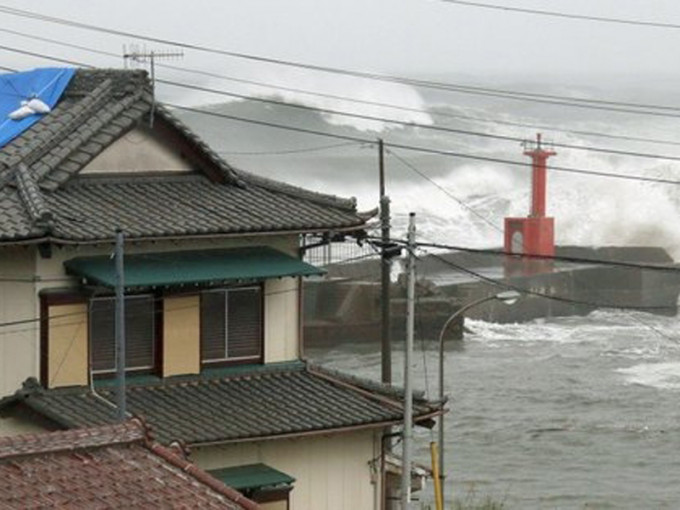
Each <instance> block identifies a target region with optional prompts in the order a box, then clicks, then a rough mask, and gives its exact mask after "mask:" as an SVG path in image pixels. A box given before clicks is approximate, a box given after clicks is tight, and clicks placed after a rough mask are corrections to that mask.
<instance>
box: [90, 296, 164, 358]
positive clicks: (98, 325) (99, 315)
mask: <svg viewBox="0 0 680 510" xmlns="http://www.w3.org/2000/svg"><path fill="white" fill-rule="evenodd" d="M90 345H91V349H92V350H91V355H90V356H91V361H92V370H93V371H94V372H111V371H114V370H115V369H116V300H115V298H97V299H93V300H92V301H91V303H90ZM153 365H154V301H153V297H151V296H127V297H126V298H125V368H126V370H128V369H135V368H150V367H153Z"/></svg>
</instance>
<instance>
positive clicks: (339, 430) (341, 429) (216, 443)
mask: <svg viewBox="0 0 680 510" xmlns="http://www.w3.org/2000/svg"><path fill="white" fill-rule="evenodd" d="M439 414H441V411H440V410H435V411H430V412H429V413H427V414H421V415H419V416H418V417H417V418H416V419H414V422H416V423H420V422H424V421H428V420H431V419H433V418H435V417H437V416H439ZM401 423H403V420H402V418H401V417H399V418H394V419H391V420H384V421H379V422H373V423H363V424H359V425H348V426H345V427H337V428H333V429H319V430H309V431H306V432H289V433H287V434H274V435H270V436H256V437H244V438H237V439H225V440H221V441H219V440H218V441H203V442H196V443H187V444H188V446H189V447H190V448H203V447H207V446H220V445H229V444H242V443H254V442H257V441H273V440H278V439H297V438H303V437H313V436H327V435H330V434H341V433H346V432H357V431H362V430H371V429H376V428H385V427H391V426H393V425H399V424H401Z"/></svg>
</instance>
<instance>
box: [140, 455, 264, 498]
mask: <svg viewBox="0 0 680 510" xmlns="http://www.w3.org/2000/svg"><path fill="white" fill-rule="evenodd" d="M146 446H147V448H149V449H150V450H151V451H152V452H153V453H155V454H156V455H158V456H159V457H161V458H162V459H163V460H165V461H166V462H168V463H170V464H172V465H173V466H175V467H176V468H178V469H180V470H181V471H182V472H183V473H187V474H188V475H190V476H192V477H193V478H194V479H195V480H196V481H198V482H199V483H201V484H203V485H207V486H208V487H209V488H210V489H212V490H213V491H215V492H217V493H218V494H221V495H222V496H224V497H226V498H227V499H229V500H230V501H233V502H234V503H237V504H239V505H241V506H242V507H243V508H245V509H246V510H257V509H258V508H260V506H259V505H258V504H257V503H255V502H254V501H252V500H250V499H248V498H246V497H245V496H244V495H243V494H241V493H240V492H238V491H237V490H235V489H232V488H231V487H229V486H227V485H225V484H224V483H222V482H221V481H219V480H218V479H217V478H215V477H214V476H211V475H210V474H208V473H207V472H205V471H204V470H203V469H201V468H199V467H198V466H197V465H196V464H194V463H193V462H189V461H188V460H186V459H183V458H181V457H180V456H179V455H177V454H175V453H174V452H173V451H172V450H170V449H169V448H167V447H165V446H162V445H160V444H159V443H151V444H147V445H146Z"/></svg>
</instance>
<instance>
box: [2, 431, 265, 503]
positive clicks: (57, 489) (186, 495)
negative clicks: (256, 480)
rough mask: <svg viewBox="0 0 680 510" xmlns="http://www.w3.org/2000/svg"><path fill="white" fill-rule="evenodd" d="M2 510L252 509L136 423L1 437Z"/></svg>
mask: <svg viewBox="0 0 680 510" xmlns="http://www.w3.org/2000/svg"><path fill="white" fill-rule="evenodd" d="M0 508H69V509H72V510H79V509H82V510H91V509H93V508H99V509H102V510H105V509H112V510H113V509H119V508H126V509H129V510H133V509H139V510H147V509H149V508H177V509H179V508H205V509H213V510H220V509H222V510H255V509H257V508H260V507H259V506H258V505H257V503H255V502H253V501H251V500H249V499H248V498H246V497H244V496H243V494H241V493H240V492H238V491H236V490H234V489H233V488H231V487H227V486H226V485H224V484H223V483H222V482H220V481H219V480H217V479H215V478H214V477H213V476H211V475H209V474H208V473H206V472H205V471H203V470H202V469H200V468H199V467H197V466H196V465H194V464H192V463H191V462H188V461H187V460H186V458H185V457H184V455H183V454H182V452H181V450H179V449H178V448H169V447H166V446H163V445H160V444H159V443H157V442H155V441H153V440H152V439H151V438H150V437H149V434H148V430H147V429H146V427H145V426H144V425H143V424H142V422H140V421H139V420H136V419H133V420H129V421H127V422H123V423H118V424H115V425H104V426H101V427H91V428H81V429H74V430H67V431H57V432H45V433H40V434H28V435H22V436H5V437H0Z"/></svg>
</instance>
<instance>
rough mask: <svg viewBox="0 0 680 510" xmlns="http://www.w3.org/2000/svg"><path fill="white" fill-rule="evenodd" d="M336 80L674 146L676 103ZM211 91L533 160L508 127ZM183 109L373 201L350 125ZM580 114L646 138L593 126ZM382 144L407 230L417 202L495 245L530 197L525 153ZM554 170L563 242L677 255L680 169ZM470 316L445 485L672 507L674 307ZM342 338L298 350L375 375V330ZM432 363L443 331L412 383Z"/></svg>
mask: <svg viewBox="0 0 680 510" xmlns="http://www.w3.org/2000/svg"><path fill="white" fill-rule="evenodd" d="M306 85H308V86H309V87H308V88H310V87H311V85H310V84H306ZM497 85H498V86H499V88H500V87H502V86H504V87H505V88H513V87H514V88H522V89H525V90H526V89H530V90H533V91H539V92H543V93H559V94H566V95H574V96H582V97H593V98H597V97H599V98H602V97H605V98H607V99H613V100H624V101H642V102H649V103H656V104H674V103H677V102H678V100H680V98H678V97H677V93H676V92H675V91H672V90H664V89H663V88H658V89H656V90H650V89H649V88H638V87H637V86H633V85H630V84H629V85H627V86H621V87H619V88H616V97H612V95H611V94H612V93H611V91H612V87H611V86H610V84H606V86H603V87H601V88H597V87H594V86H590V85H587V86H569V85H561V86H556V85H554V84H553V85H552V86H545V85H543V84H541V83H537V82H533V81H528V82H524V83H498V84H497ZM325 86H326V89H324V90H326V91H328V90H327V88H328V87H331V88H332V86H331V84H329V83H326V84H325ZM333 86H335V87H336V88H337V90H336V93H342V94H345V95H350V93H352V94H354V95H355V97H360V98H363V99H368V100H377V101H381V102H386V103H396V104H401V105H405V106H408V107H411V108H418V109H425V110H427V112H426V113H418V114H409V113H408V112H403V111H401V112H399V113H398V116H399V118H400V119H403V120H407V121H409V120H411V121H414V122H418V123H421V124H432V125H438V126H448V127H452V128H456V129H469V130H475V131H481V132H486V133H495V134H503V135H510V136H517V137H520V138H527V139H529V138H533V137H534V136H535V133H536V131H539V130H540V131H542V132H543V135H544V138H545V139H546V140H548V141H550V140H552V141H554V142H556V143H566V144H572V145H586V146H589V147H603V148H613V149H616V150H625V151H628V152H646V153H655V154H664V155H670V156H674V157H678V156H680V145H678V143H680V140H678V137H677V135H676V133H677V132H678V129H677V128H678V125H677V124H678V121H677V119H674V118H665V117H648V116H632V115H623V114H617V113H615V112H608V111H591V110H581V109H567V108H564V107H554V106H547V105H538V104H526V103H520V102H508V101H500V100H494V99H489V98H475V97H470V96H464V95H451V94H450V95H445V94H443V93H432V92H428V91H424V90H420V91H419V90H414V89H410V88H408V87H404V86H402V85H399V86H397V85H389V86H383V87H382V88H380V89H378V90H376V88H375V85H373V86H370V87H369V86H367V85H366V84H360V85H358V86H356V87H352V86H350V85H349V84H347V83H335V84H333ZM331 91H332V90H331ZM279 96H280V94H279ZM285 98H286V99H288V100H291V101H297V102H302V103H305V104H313V105H317V106H324V107H332V108H336V109H342V108H349V107H350V105H348V104H346V103H343V102H342V101H340V100H328V99H324V101H323V102H321V101H320V100H318V101H316V102H315V101H312V100H310V99H309V98H308V97H302V96H290V95H285ZM211 108H212V109H213V110H214V111H219V112H224V113H227V114H229V115H240V116H243V117H248V118H254V119H259V120H264V121H272V122H281V123H286V124H290V125H298V126H302V127H305V128H308V129H315V130H319V131H323V132H338V133H342V134H348V135H351V136H362V137H366V138H378V137H383V138H384V139H385V140H387V142H388V143H389V141H392V142H397V143H408V144H412V145H421V146H425V147H431V148H438V149H446V150H451V151H457V152H461V153H469V154H474V155H478V156H485V157H492V158H502V159H509V160H513V161H528V159H527V158H526V157H524V156H522V148H521V147H520V146H519V144H517V143H514V142H505V141H498V140H490V139H486V138H478V137H477V138H476V137H471V136H465V135H462V134H453V133H443V132H434V131H431V130H428V129H425V128H422V127H421V128H415V127H394V126H392V127H390V126H389V125H386V124H382V125H381V124H376V123H373V124H371V123H370V122H369V123H366V122H364V121H356V120H354V121H353V120H347V119H344V118H341V117H338V116H331V115H325V114H318V113H313V112H307V111H300V110H289V109H286V108H285V107H283V106H272V105H269V106H263V105H262V104H258V103H251V102H233V103H228V104H220V105H213V106H211ZM352 108H354V109H358V110H359V111H361V112H366V111H368V113H369V114H372V115H376V114H377V115H390V116H391V115H397V113H395V112H394V111H391V112H390V111H389V110H386V109H384V108H377V107H376V108H371V109H368V110H367V109H366V108H364V109H362V108H359V107H357V106H356V105H352ZM441 114H444V115H441ZM471 117H474V118H475V119H487V120H492V121H494V122H497V121H501V122H504V123H505V124H498V123H483V122H478V121H477V120H471ZM184 120H185V121H187V122H188V123H189V124H191V125H193V126H194V127H195V128H196V129H197V130H198V131H199V132H200V133H201V134H202V135H203V136H204V137H205V138H207V139H208V141H209V142H210V143H211V144H212V145H213V146H214V147H216V148H217V149H218V150H219V151H220V152H221V153H222V155H223V156H224V157H225V158H226V159H227V160H228V161H230V162H231V163H232V164H233V165H234V166H236V167H237V168H243V169H246V170H249V171H252V172H255V173H259V174H262V175H266V176H269V177H273V178H277V179H281V180H284V181H287V182H290V183H293V184H298V185H303V186H305V187H308V188H313V189H317V190H320V191H324V192H327V193H328V192H331V193H335V194H338V195H343V196H355V197H357V199H358V203H359V207H360V209H364V210H368V209H371V208H373V207H375V206H376V204H377V196H378V170H377V161H378V159H377V152H376V147H375V145H373V144H343V145H338V144H341V143H342V142H340V141H337V140H329V139H326V138H323V137H313V136H308V135H300V134H296V133H292V132H286V131H280V130H275V129H270V128H263V127H258V126H253V125H249V124H244V123H237V122H225V121H223V120H219V119H215V118H211V117H203V116H199V115H184ZM507 123H512V124H518V123H520V124H527V125H532V126H543V127H541V128H531V127H519V126H515V125H508V124H507ZM544 126H553V127H554V129H545V127H544ZM565 131H571V132H565ZM576 131H578V132H584V131H587V132H592V133H600V134H605V135H615V136H631V137H637V138H647V139H649V140H654V141H649V140H648V141H646V142H642V141H633V140H620V139H611V138H603V137H595V136H586V135H584V134H578V133H575V132H576ZM662 141H663V142H664V143H661V142H662ZM331 145H334V146H333V147H331ZM300 151H303V152H300ZM390 151H391V152H389V153H388V154H387V158H386V164H387V191H388V194H389V195H390V197H391V200H392V211H393V214H394V219H393V233H394V235H396V236H403V234H404V230H405V225H406V218H407V216H408V213H409V212H411V211H414V212H416V214H417V226H418V239H419V240H422V241H433V242H440V243H447V244H454V245H462V246H470V247H497V246H500V245H501V244H502V235H501V231H500V227H501V226H502V223H503V218H504V217H505V216H514V215H519V216H524V215H526V214H527V212H528V207H529V175H530V173H529V169H528V167H517V166H511V165H506V164H502V163H491V162H485V161H476V160H473V159H461V158H450V157H442V156H432V155H426V154H421V153H417V152H411V151H405V150H396V149H394V150H392V149H390ZM557 151H558V155H557V156H556V157H554V158H552V159H551V160H550V163H552V164H554V165H559V166H562V167H570V168H578V169H586V170H594V171H600V172H611V173H620V174H629V175H646V176H650V177H661V178H665V179H677V180H680V164H679V163H678V162H677V161H669V160H665V159H660V158H635V157H629V156H623V155H613V154H606V153H602V152H593V151H579V150H575V149H557ZM404 161H406V162H407V163H408V165H407V164H404ZM409 165H410V166H411V167H414V168H416V169H417V170H418V172H415V171H414V170H413V168H409ZM420 173H422V174H425V175H426V176H427V179H425V178H423V177H422V176H421V175H419V174H420ZM548 182H549V187H548V213H549V215H552V216H554V217H555V221H556V238H557V242H558V244H575V245H584V246H605V245H628V246H633V245H648V246H660V247H663V248H665V249H667V250H668V252H669V253H670V254H671V255H672V256H673V257H675V258H678V257H680V228H678V227H677V218H678V217H679V216H680V194H679V191H678V186H676V185H668V184H659V183H640V182H635V181H624V180H616V179H609V178H604V177H593V176H583V175H576V174H572V173H566V172H559V171H550V172H549V177H548ZM433 183H434V184H433ZM565 297H569V296H565ZM467 326H468V327H469V329H470V331H469V332H468V333H467V334H466V336H465V340H464V341H462V342H453V343H450V344H448V345H447V346H446V377H445V380H446V382H445V391H446V394H447V395H448V396H449V399H450V405H449V408H450V412H449V413H448V414H447V416H446V418H445V437H446V450H445V465H446V475H447V482H446V487H445V489H446V499H447V501H449V502H450V501H452V499H453V498H454V497H455V498H458V499H460V500H463V501H466V500H468V501H469V500H477V501H481V500H483V499H484V498H486V497H491V498H493V499H494V500H496V501H501V502H503V503H504V504H505V506H504V508H509V509H583V508H589V509H591V508H592V509H595V508H601V509H610V508H611V509H613V508H616V509H619V508H622V509H641V508H644V509H648V508H649V509H656V508H667V509H676V508H680V484H679V483H678V481H677V477H678V475H680V455H678V448H679V447H680V406H679V405H678V398H679V397H680V323H679V320H678V318H677V317H661V316H655V315H649V314H644V313H640V312H630V311H625V312H624V311H616V310H600V311H596V312H593V313H592V314H590V315H589V316H586V317H566V318H545V319H540V320H535V321H532V322H529V323H523V324H504V325H497V324H491V323H485V322H480V321H467ZM346 340H347V341H346V342H341V343H339V344H338V345H335V346H332V347H329V348H325V349H314V350H309V351H307V355H308V356H309V357H311V358H312V359H314V360H316V361H317V362H321V363H324V364H328V365H330V366H332V367H334V368H339V369H342V370H345V371H348V372H351V373H354V374H355V375H360V376H364V377H369V378H372V379H379V377H380V352H379V350H378V349H379V347H378V345H376V344H371V343H361V342H356V339H353V338H347V339H346ZM401 349H402V346H401V345H395V352H394V355H393V362H394V367H393V373H394V380H395V383H399V382H400V380H401V377H402V374H403V367H402V364H403V357H402V351H401ZM436 370H437V346H436V345H435V344H434V342H432V339H427V338H425V339H423V338H419V339H416V353H415V356H414V371H415V379H416V386H417V387H418V388H419V389H421V390H423V391H425V392H426V393H427V394H428V395H430V396H432V397H433V398H434V397H435V396H436V395H437V387H436V381H437V374H436ZM432 440H436V431H432V432H430V431H427V430H419V431H418V433H417V435H416V450H417V451H416V457H417V460H418V461H419V462H421V463H423V464H429V458H428V457H429V449H428V448H429V446H428V445H429V442H430V441H432ZM421 501H422V502H423V504H424V505H427V504H430V503H431V502H432V492H431V488H430V489H428V490H426V491H425V492H424V493H423V494H422V495H421Z"/></svg>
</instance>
